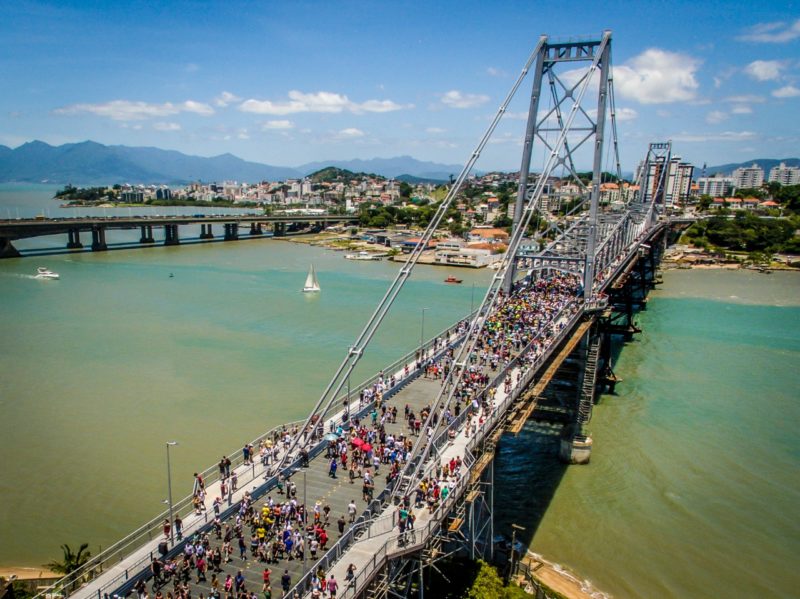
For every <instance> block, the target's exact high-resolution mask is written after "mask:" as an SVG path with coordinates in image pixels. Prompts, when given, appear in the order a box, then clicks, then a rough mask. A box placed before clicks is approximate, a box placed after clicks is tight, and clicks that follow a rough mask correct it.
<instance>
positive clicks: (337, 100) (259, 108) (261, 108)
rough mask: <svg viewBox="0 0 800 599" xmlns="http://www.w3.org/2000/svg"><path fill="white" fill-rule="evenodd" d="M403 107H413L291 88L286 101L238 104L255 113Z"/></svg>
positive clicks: (255, 101) (282, 113) (246, 101)
mask: <svg viewBox="0 0 800 599" xmlns="http://www.w3.org/2000/svg"><path fill="white" fill-rule="evenodd" d="M404 108H413V105H411V104H409V105H407V106H403V105H400V104H397V103H396V102H393V101H392V100H367V101H366V102H363V103H361V104H359V103H357V102H352V101H351V100H350V99H349V98H348V97H347V96H345V95H343V94H336V93H333V92H315V93H310V94H304V93H303V92H300V91H297V90H292V91H290V92H289V100H288V101H287V102H273V101H271V100H254V99H250V100H245V101H244V102H242V104H240V105H239V110H241V111H242V112H252V113H256V114H274V115H278V116H281V115H286V114H296V113H298V112H330V113H339V112H344V111H348V112H352V113H355V114H359V113H362V112H392V111H394V110H402V109H404Z"/></svg>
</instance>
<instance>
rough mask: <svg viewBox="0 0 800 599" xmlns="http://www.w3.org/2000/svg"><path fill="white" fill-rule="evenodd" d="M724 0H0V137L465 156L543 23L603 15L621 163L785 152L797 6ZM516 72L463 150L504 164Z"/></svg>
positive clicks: (558, 30)
mask: <svg viewBox="0 0 800 599" xmlns="http://www.w3.org/2000/svg"><path fill="white" fill-rule="evenodd" d="M726 7H727V10H723V8H725V7H720V6H719V5H715V6H705V5H697V4H693V3H689V2H677V3H672V4H671V5H670V10H669V11H665V10H664V8H663V5H659V4H656V3H651V2H642V3H637V4H636V5H634V6H628V5H625V4H624V3H618V4H614V5H611V6H603V8H602V10H601V9H600V8H599V7H597V6H587V7H585V8H582V9H581V10H580V11H579V13H580V14H575V11H570V10H564V5H563V4H561V3H559V4H556V3H550V2H540V3H536V4H526V3H507V4H506V5H504V6H501V7H494V6H493V7H492V8H491V10H489V9H487V8H486V7H485V6H483V5H481V4H480V3H476V2H466V3H465V2H461V3H441V4H439V5H437V6H429V5H426V4H417V3H409V4H404V5H402V6H401V5H394V4H388V3H365V2H345V3H341V4H338V5H334V4H327V3H317V2H304V3H291V4H286V5H283V4H276V5H272V4H271V3H268V4H265V5H258V6H255V5H251V4H248V3H236V2H233V3H226V4H225V5H217V4H214V3H204V2H182V3H166V4H164V5H162V6H158V7H155V6H148V7H145V6H138V5H137V6H134V7H131V6H127V5H126V4H124V3H116V2H108V3H104V4H103V6H102V8H101V9H99V10H98V9H97V8H96V7H94V8H92V7H87V6H86V3H85V2H59V3H52V2H19V3H14V4H13V5H10V4H9V5H4V6H3V7H0V15H2V22H3V25H2V26H1V27H2V31H3V36H0V37H1V40H2V41H0V43H2V44H3V45H4V46H5V48H4V52H3V58H0V73H2V74H3V79H4V81H5V82H6V85H7V87H8V88H9V89H12V90H14V93H7V94H4V95H3V98H2V99H0V143H2V144H5V145H8V146H10V147H16V146H18V145H20V144H22V143H25V142H27V141H31V140H33V139H41V140H43V141H46V142H48V143H51V144H62V143H70V142H79V141H83V140H86V139H92V140H95V141H98V142H100V143H104V144H111V145H115V144H122V145H129V146H155V147H159V148H164V149H175V150H179V151H181V152H185V153H187V154H196V155H202V156H213V155H218V154H222V153H226V152H230V153H232V154H235V155H237V156H240V157H242V158H244V159H246V160H252V161H255V162H262V163H267V164H271V165H281V166H292V165H297V164H302V163H306V162H310V161H314V160H334V159H338V160H348V159H352V158H362V159H369V158H373V157H390V156H398V155H412V156H414V157H415V158H418V159H420V160H426V161H434V162H440V163H463V162H464V161H465V160H466V158H467V157H468V155H469V153H470V152H471V150H472V148H473V147H474V145H475V143H476V142H477V140H478V138H479V137H480V135H481V134H482V132H483V130H484V129H485V128H486V126H487V125H488V122H489V120H490V119H491V117H492V115H493V114H494V112H495V110H496V109H497V106H499V104H500V102H501V101H502V99H503V97H504V96H505V94H506V92H507V91H508V89H509V87H510V86H511V83H512V82H513V79H514V78H515V77H516V75H517V74H518V73H519V70H520V69H521V68H522V66H523V65H524V62H525V59H526V58H527V56H528V55H529V54H530V52H531V50H532V49H533V47H534V45H535V43H536V41H537V39H538V37H539V35H540V34H541V33H546V34H548V35H550V36H552V38H553V39H562V38H563V37H564V36H572V35H575V36H578V37H582V38H585V37H589V36H599V35H600V33H601V31H602V30H603V29H611V30H612V31H613V46H614V48H613V64H614V78H615V86H616V98H617V109H618V110H617V116H618V125H619V133H620V144H621V152H622V162H623V170H631V169H632V168H633V167H634V166H635V164H636V163H637V162H638V160H640V159H641V158H642V157H643V155H644V153H645V151H646V148H647V144H648V143H649V142H650V141H655V140H662V139H671V140H672V141H673V142H674V151H675V153H677V154H679V155H681V156H682V157H683V158H684V159H685V160H688V161H690V162H694V163H695V164H698V165H699V164H702V163H703V162H706V161H708V162H709V163H710V164H711V163H715V164H721V163H725V162H741V161H745V160H748V159H750V158H753V157H757V156H758V157H761V156H763V157H775V158H778V157H785V156H793V155H796V154H797V153H798V151H797V148H798V142H799V141H800V132H799V131H798V128H799V126H798V124H797V119H796V118H795V117H794V115H795V114H796V112H797V110H798V106H799V105H800V60H798V59H797V58H796V56H797V55H798V51H797V46H798V43H800V15H799V14H792V12H791V4H790V3H784V2H774V3H771V4H770V6H768V7H766V6H765V7H763V8H760V10H759V11H758V13H755V12H754V11H752V9H751V7H752V4H745V3H743V2H729V3H726ZM578 34H583V35H578ZM530 85H531V81H530V80H526V81H525V83H523V87H522V89H521V90H520V92H519V93H518V94H517V98H516V99H515V101H514V103H513V104H512V106H511V109H510V111H509V113H508V114H507V116H506V117H505V118H504V122H503V123H501V126H500V128H499V129H498V131H497V132H496V134H495V137H494V138H493V140H492V142H493V143H491V144H489V146H488V147H487V149H486V151H485V152H484V156H483V157H482V159H481V161H480V162H479V163H478V165H477V168H478V169H479V170H493V169H502V170H516V169H518V168H519V156H520V153H521V140H522V136H523V134H524V118H525V116H526V111H527V98H528V96H529V93H530ZM536 160H537V156H536V155H534V163H533V164H532V168H533V169H535V168H536ZM539 161H541V155H540V156H539Z"/></svg>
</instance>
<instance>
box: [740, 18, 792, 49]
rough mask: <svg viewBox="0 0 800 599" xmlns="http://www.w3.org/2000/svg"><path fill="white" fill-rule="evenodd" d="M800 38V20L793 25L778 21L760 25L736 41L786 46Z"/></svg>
mask: <svg viewBox="0 0 800 599" xmlns="http://www.w3.org/2000/svg"><path fill="white" fill-rule="evenodd" d="M799 37H800V19H796V20H795V21H794V22H792V23H787V22H785V21H778V22H775V23H759V24H758V25H754V26H753V27H751V28H750V29H748V30H747V32H746V33H744V34H742V35H740V36H739V37H737V38H736V39H738V40H741V41H745V42H762V43H767V44H784V43H786V42H790V41H792V40H795V39H797V38H799Z"/></svg>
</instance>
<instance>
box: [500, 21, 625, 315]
mask: <svg viewBox="0 0 800 599" xmlns="http://www.w3.org/2000/svg"><path fill="white" fill-rule="evenodd" d="M586 63H588V65H589V66H590V68H583V69H582V70H581V68H580V67H581V66H584V67H585V66H586ZM566 67H568V69H566V70H565V68H566ZM587 79H589V81H588V84H589V86H590V87H591V88H594V87H595V86H596V90H597V94H596V102H595V103H594V106H591V105H590V104H591V99H590V98H589V97H588V94H587V97H586V98H584V96H583V95H582V94H579V93H578V91H579V90H581V89H582V88H583V86H584V84H586V83H587V81H586V80H587ZM612 85H613V79H612V75H611V32H610V31H604V32H603V35H602V37H601V39H599V40H589V41H566V42H551V41H550V40H549V39H548V38H547V36H542V37H541V38H540V43H539V46H538V52H537V54H536V63H535V65H534V70H533V86H532V90H531V99H530V105H529V108H528V120H527V127H526V130H525V142H524V147H523V151H522V164H521V165H520V171H519V186H518V188H517V198H516V202H515V204H514V216H513V227H514V229H517V228H518V227H519V226H521V225H522V224H523V220H524V219H523V215H524V211H525V209H526V206H530V203H531V202H530V200H531V198H532V197H533V195H534V194H535V193H536V189H537V185H536V184H535V183H534V182H532V181H531V172H530V169H531V158H532V155H533V146H534V143H536V141H537V140H539V141H540V142H541V143H542V144H543V146H544V149H545V152H548V153H549V154H550V157H551V158H554V159H555V163H554V164H553V167H552V169H550V170H551V171H552V170H553V169H555V168H558V167H563V168H565V169H566V170H567V171H568V172H569V173H570V175H571V176H572V177H573V178H574V180H575V182H576V183H577V184H578V185H580V186H581V187H582V188H583V190H584V192H585V196H584V197H586V196H588V201H589V219H588V221H587V223H586V226H585V227H583V228H582V229H580V230H578V231H575V232H574V235H573V238H572V239H571V240H570V245H571V246H572V247H564V248H563V253H565V254H568V256H569V257H570V258H573V259H574V258H576V257H578V256H580V258H581V259H582V262H583V264H582V265H581V266H582V268H581V270H582V271H583V282H584V284H583V290H584V299H586V300H589V299H590V298H591V293H592V282H593V280H594V276H595V268H594V267H595V265H594V256H595V248H596V243H597V234H598V208H599V203H600V184H601V177H602V168H603V151H604V145H605V143H604V142H605V137H606V132H605V128H606V115H607V113H608V112H609V111H608V109H609V108H610V114H609V116H610V119H611V126H612V133H613V146H614V156H615V159H616V171H617V176H618V178H621V169H620V162H619V150H618V144H617V134H616V119H615V107H614V98H613V93H612V92H613V88H612ZM544 94H549V96H550V99H551V102H550V108H549V110H546V111H541V112H540V105H541V104H542V103H543V102H542V96H543V95H544ZM584 99H585V100H586V101H585V104H584V103H583V100H584ZM575 108H577V115H576V116H577V120H578V121H579V122H577V123H573V122H572V119H566V120H565V118H564V114H565V112H570V111H572V110H574V109H575ZM562 135H563V136H565V139H564V141H563V143H562V144H561V145H560V146H559V145H558V144H554V143H553V141H552V138H553V137H555V138H556V139H560V137H561V136H562ZM588 144H592V146H593V147H592V152H593V159H592V179H591V182H590V186H589V187H588V188H587V187H586V186H585V184H584V183H583V181H582V180H581V178H580V177H579V175H578V173H577V171H576V170H575V162H576V160H575V154H576V153H577V152H578V151H579V150H581V149H582V148H583V147H584V146H586V145H588ZM548 175H549V172H543V173H542V174H541V175H540V176H539V177H540V179H541V178H544V177H547V176H548ZM546 183H547V181H541V186H544V185H546ZM556 228H558V227H556ZM515 272H516V261H515V263H514V264H512V266H511V268H509V270H508V273H507V276H506V280H505V282H504V287H505V290H506V291H509V290H510V289H511V286H512V284H513V281H514V276H515Z"/></svg>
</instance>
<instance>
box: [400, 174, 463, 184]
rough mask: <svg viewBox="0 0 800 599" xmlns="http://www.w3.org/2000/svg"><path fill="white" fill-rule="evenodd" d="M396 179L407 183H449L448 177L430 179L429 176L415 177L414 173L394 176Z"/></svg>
mask: <svg viewBox="0 0 800 599" xmlns="http://www.w3.org/2000/svg"><path fill="white" fill-rule="evenodd" d="M395 179H397V180H398V181H405V182H406V183H408V184H409V185H417V184H418V183H433V184H434V185H440V184H442V183H449V182H450V177H448V178H447V179H431V178H430V177H415V176H414V175H407V174H403V175H398V176H396V177H395Z"/></svg>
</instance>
